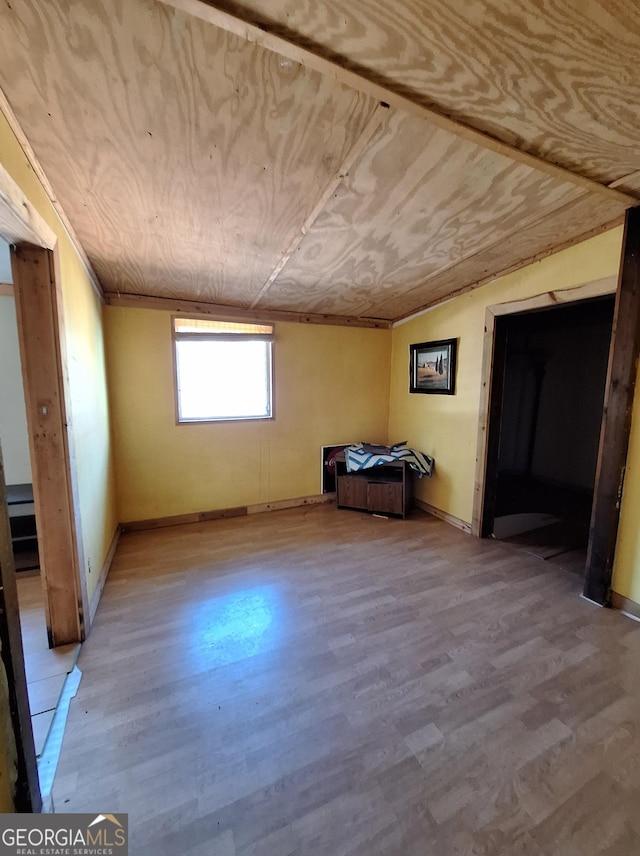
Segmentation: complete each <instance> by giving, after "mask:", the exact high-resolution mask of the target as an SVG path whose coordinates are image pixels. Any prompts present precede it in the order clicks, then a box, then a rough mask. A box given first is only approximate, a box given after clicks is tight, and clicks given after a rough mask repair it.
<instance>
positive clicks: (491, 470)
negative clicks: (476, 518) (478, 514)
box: [480, 318, 507, 538]
mask: <svg viewBox="0 0 640 856" xmlns="http://www.w3.org/2000/svg"><path fill="white" fill-rule="evenodd" d="M505 323H506V319H504V318H497V319H496V320H495V328H494V338H493V353H492V361H491V382H490V383H491V387H490V399H489V418H488V424H487V435H488V436H487V446H486V471H485V483H484V502H483V511H482V521H481V526H480V536H481V537H482V538H488V537H489V536H490V535H492V534H493V527H494V523H495V518H496V498H497V495H498V463H499V453H500V426H501V424H502V396H503V393H504V375H505V368H506V360H507V332H506V327H505Z"/></svg>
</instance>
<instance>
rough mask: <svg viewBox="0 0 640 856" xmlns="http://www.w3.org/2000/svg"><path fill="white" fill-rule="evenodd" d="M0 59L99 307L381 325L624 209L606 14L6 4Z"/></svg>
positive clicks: (638, 66)
mask: <svg viewBox="0 0 640 856" xmlns="http://www.w3.org/2000/svg"><path fill="white" fill-rule="evenodd" d="M427 7H428V8H427ZM613 43H615V45H616V50H615V51H612V50H611V44H613ZM0 57H2V59H1V60H0V86H1V88H2V90H3V92H4V94H5V97H6V100H7V102H8V105H9V106H10V108H11V110H12V111H13V113H14V114H15V117H16V119H17V122H18V123H19V125H20V127H21V128H22V130H23V132H24V134H25V136H26V139H27V140H28V143H29V144H30V146H31V147H32V148H33V151H34V152H35V155H36V157H37V159H38V160H39V162H40V164H41V166H42V168H43V170H44V173H45V174H46V176H47V178H48V180H49V182H50V184H51V187H52V189H53V193H54V194H55V196H56V197H57V199H58V200H59V203H60V205H61V206H62V208H63V209H64V211H65V212H66V215H67V216H68V219H69V221H70V223H71V225H72V227H73V229H74V231H75V232H76V233H77V235H78V238H79V240H80V242H81V244H82V246H83V248H84V250H85V251H86V253H87V255H88V258H89V259H90V262H91V264H92V266H93V268H94V270H95V272H96V274H97V276H98V279H99V281H100V284H101V287H102V289H103V290H104V291H105V292H106V294H107V296H108V297H109V295H114V294H115V295H134V296H136V297H137V298H138V299H139V298H140V297H141V296H148V297H154V298H171V299H179V300H181V301H199V302H200V303H202V304H216V305H219V306H226V307H234V308H240V309H243V310H245V309H246V310H251V311H253V312H260V311H263V312H267V313H269V312H271V313H280V312H283V311H284V312H291V313H294V314H297V315H300V314H301V313H302V314H305V313H319V314H322V315H325V316H330V317H331V318H336V319H340V318H343V319H345V320H347V319H351V320H353V319H359V320H360V321H361V322H362V323H368V320H369V319H382V320H383V321H392V320H397V319H399V318H402V317H405V316H407V315H409V314H411V313H413V312H415V311H417V310H419V309H421V308H423V307H426V306H429V305H433V304H435V303H437V302H439V301H441V300H443V299H446V298H448V297H449V296H451V295H452V294H455V293H459V292H461V291H463V290H465V289H467V288H470V287H473V286H474V285H475V284H477V283H479V282H483V281H486V280H487V279H490V278H492V277H494V276H497V275H499V274H500V273H502V272H504V271H506V270H511V269H514V268H515V267H517V266H519V265H522V264H524V263H526V262H527V261H528V260H530V259H532V258H536V257H539V256H540V255H541V254H544V253H548V252H550V251H552V250H553V249H554V248H557V247H559V246H563V245H566V244H568V243H571V242H573V241H576V240H578V239H580V238H581V237H584V236H586V235H588V234H592V233H594V232H596V231H598V230H601V229H603V228H606V227H608V226H610V225H612V224H613V223H616V222H619V221H620V219H621V217H622V215H623V213H624V211H625V209H626V208H628V207H629V206H631V205H635V204H636V203H637V201H638V200H637V199H636V195H637V194H638V191H639V190H640V126H639V125H638V122H637V115H638V106H640V105H638V103H637V101H638V93H640V85H639V84H640V25H638V24H637V23H636V21H635V19H634V16H633V15H632V14H631V10H630V9H628V8H627V7H626V6H625V4H608V3H607V4H604V2H602V3H598V2H594V0H585V2H584V3H581V4H579V9H578V8H576V4H572V3H570V2H568V0H567V2H563V0H554V2H549V3H547V2H545V3H544V4H542V3H536V2H524V3H522V2H520V0H518V2H516V0H493V2H492V0H475V2H474V3H471V4H469V3H467V2H465V0H439V2H434V3H430V4H418V3H416V2H415V0H352V2H350V3H349V4H344V3H342V2H340V3H338V2H337V0H313V2H311V0H295V2H294V0H268V2H267V0H246V2H244V3H242V4H236V3H234V4H226V5H225V6H224V8H223V7H222V5H217V4H216V5H214V4H212V3H208V2H203V0H164V1H163V2H161V0H50V2H47V3H41V2H39V0H12V3H11V4H10V5H9V4H3V6H2V8H1V10H0Z"/></svg>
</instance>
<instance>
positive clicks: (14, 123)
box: [0, 87, 104, 303]
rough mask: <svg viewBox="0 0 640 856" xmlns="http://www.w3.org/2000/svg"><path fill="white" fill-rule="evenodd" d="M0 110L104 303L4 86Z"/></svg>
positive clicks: (89, 263)
mask: <svg viewBox="0 0 640 856" xmlns="http://www.w3.org/2000/svg"><path fill="white" fill-rule="evenodd" d="M0 112H2V114H3V115H4V117H5V119H6V120H7V123H8V125H9V127H10V128H11V130H12V131H13V133H14V135H15V137H16V139H17V141H18V143H19V145H20V148H21V149H22V151H23V152H24V155H25V157H26V159H27V161H28V162H29V165H30V166H31V168H32V169H33V171H34V173H35V175H36V177H37V179H38V181H39V182H40V184H41V185H42V189H43V190H44V192H45V194H46V195H47V198H48V199H49V202H50V203H51V205H52V207H53V210H54V211H55V212H56V215H57V217H58V220H59V221H60V223H61V225H62V227H63V229H64V230H65V232H66V233H67V236H68V238H69V240H70V241H71V243H72V244H73V246H74V248H75V250H76V252H77V253H78V256H79V257H80V261H81V262H82V264H83V266H84V268H85V270H86V272H87V276H88V277H89V281H90V283H91V287H92V288H93V290H94V292H95V294H96V297H97V298H98V299H99V300H100V302H101V303H104V290H103V288H102V285H101V284H100V280H99V279H98V276H97V274H96V272H95V270H94V269H93V266H92V264H91V262H90V260H89V256H88V255H87V254H86V252H85V250H84V247H83V246H82V243H81V242H80V239H79V238H78V235H77V234H76V231H75V229H74V228H73V226H72V225H71V222H70V220H69V218H68V217H67V215H66V213H65V211H64V208H63V207H62V205H61V203H60V202H59V200H58V198H57V196H56V194H55V193H54V191H53V187H52V186H51V183H50V181H49V179H48V178H47V176H46V173H45V171H44V170H43V168H42V165H41V164H40V161H39V160H38V158H37V157H36V154H35V152H34V150H33V148H32V146H31V143H30V142H29V140H28V139H27V136H26V134H25V133H24V131H23V130H22V126H21V125H20V123H19V122H18V119H17V117H16V114H15V113H14V111H13V108H12V107H11V105H10V103H9V100H8V98H7V96H6V95H5V93H4V90H3V89H2V87H0ZM49 249H51V248H49Z"/></svg>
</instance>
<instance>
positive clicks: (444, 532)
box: [54, 506, 640, 856]
mask: <svg viewBox="0 0 640 856" xmlns="http://www.w3.org/2000/svg"><path fill="white" fill-rule="evenodd" d="M580 591H581V580H580V578H579V575H578V574H576V573H575V571H574V570H573V569H566V568H564V567H563V566H562V564H558V563H552V562H545V561H543V560H541V559H538V558H536V557H534V556H531V555H529V554H527V553H524V552H522V551H521V550H519V549H517V548H515V547H514V546H512V545H509V544H503V543H500V542H497V541H492V540H487V541H480V540H478V539H474V538H472V537H471V536H469V535H466V534H464V533H462V532H460V531H458V530H456V529H454V528H452V527H450V526H448V525H447V524H445V523H443V522H441V521H438V520H436V519H434V518H432V517H429V516H427V515H424V514H422V513H419V512H415V513H414V514H413V515H412V516H411V518H410V519H408V520H406V521H401V520H392V521H390V520H379V519H377V518H373V517H370V516H368V515H364V514H359V513H356V512H353V511H337V510H336V509H335V508H334V507H332V506H319V507H314V508H304V509H292V510H288V511H279V512H274V513H269V514H263V515H255V516H252V517H251V518H248V519H247V518H244V519H243V518H234V519H229V520H219V521H210V522H205V523H198V524H191V525H189V526H176V527H170V528H167V529H163V530H155V531H153V532H134V533H129V534H127V535H125V536H123V538H122V539H121V542H120V545H119V547H118V551H117V554H116V557H115V560H114V564H113V567H112V570H111V573H110V576H109V579H108V581H107V584H106V587H105V591H104V595H103V599H102V602H101V605H100V607H99V609H98V613H97V616H96V620H95V623H94V626H93V630H92V634H91V636H90V638H89V640H88V641H87V642H86V643H85V644H84V645H83V648H82V652H81V655H80V660H79V664H78V665H79V667H80V669H81V670H82V671H83V680H82V683H81V685H80V689H79V691H78V694H77V697H76V698H75V699H74V700H73V702H72V704H71V709H70V714H69V720H68V727H67V732H66V736H65V740H64V746H63V750H62V757H61V760H60V765H59V768H58V775H57V778H56V782H55V785H54V802H55V805H56V807H57V810H58V811H87V812H89V811H91V812H102V813H104V812H116V811H124V812H128V813H129V820H130V830H131V852H134V853H136V854H139V856H146V854H149V856H151V854H153V856H163V854H166V856H175V854H177V853H189V854H192V856H198V854H201V853H202V854H204V853H212V854H224V856H227V854H229V856H249V854H251V856H258V854H260V856H303V854H304V856H310V854H311V856H316V854H331V856H339V854H344V856H360V854H362V856H365V854H366V856H376V854H380V856H395V855H396V854H397V856H406V854H410V855H411V854H416V856H418V854H419V856H424V854H425V853H428V854H430V856H452V854H473V856H482V854H486V856H517V854H522V856H524V854H526V856H555V854H557V856H565V854H569V856H573V854H579V855H580V856H592V854H601V853H602V854H604V853H607V854H618V853H619V854H623V853H626V854H630V853H634V852H640V823H638V821H637V816H636V815H637V805H638V804H640V802H639V801H640V732H639V726H638V711H639V710H640V624H638V623H636V622H633V621H631V620H630V619H628V618H626V617H625V616H623V615H621V614H620V613H617V612H615V611H612V610H605V609H599V608H596V607H595V606H593V605H592V604H590V603H588V602H587V601H585V600H584V599H582V598H580V597H579V593H580ZM625 848H626V849H625Z"/></svg>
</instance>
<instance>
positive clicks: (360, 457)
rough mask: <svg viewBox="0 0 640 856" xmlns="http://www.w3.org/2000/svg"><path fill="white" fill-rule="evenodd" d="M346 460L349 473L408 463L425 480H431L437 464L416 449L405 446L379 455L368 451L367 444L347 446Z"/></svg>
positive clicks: (393, 447) (394, 447) (391, 448)
mask: <svg viewBox="0 0 640 856" xmlns="http://www.w3.org/2000/svg"><path fill="white" fill-rule="evenodd" d="M369 448H370V447H369ZM344 459H345V463H346V465H347V472H349V473H354V472H357V470H365V469H368V468H369V467H379V466H381V465H382V464H393V463H395V462H396V461H406V462H407V464H408V465H409V467H411V469H412V470H413V471H414V472H416V473H417V474H418V477H419V478H423V476H427V477H429V478H431V476H432V475H433V468H434V466H435V463H436V462H435V461H434V459H433V458H430V457H429V455H425V454H424V453H423V452H418V451H417V450H416V449H409V448H408V447H407V446H404V445H403V446H399V445H396V446H391V447H389V448H388V449H387V451H386V452H385V453H378V452H370V451H368V449H367V444H366V443H358V444H357V445H355V446H347V448H346V449H345V450H344Z"/></svg>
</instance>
